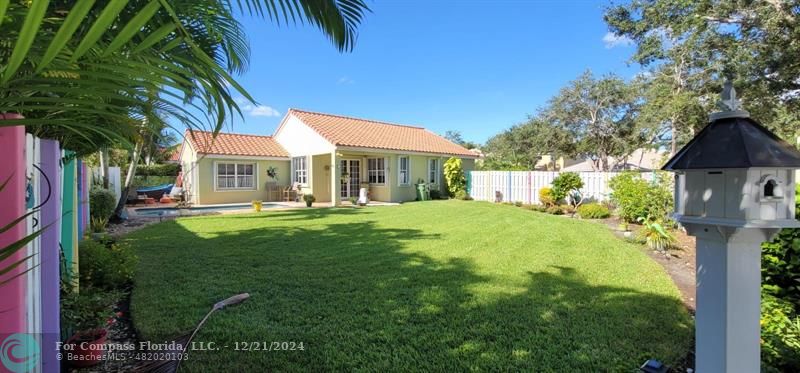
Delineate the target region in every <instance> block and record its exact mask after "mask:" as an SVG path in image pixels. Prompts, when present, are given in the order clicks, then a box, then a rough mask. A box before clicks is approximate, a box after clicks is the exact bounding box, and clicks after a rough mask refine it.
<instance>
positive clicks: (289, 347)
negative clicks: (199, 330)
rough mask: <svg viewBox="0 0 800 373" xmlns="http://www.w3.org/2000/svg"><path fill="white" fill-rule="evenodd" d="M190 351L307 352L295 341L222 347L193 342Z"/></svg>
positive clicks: (214, 343)
mask: <svg viewBox="0 0 800 373" xmlns="http://www.w3.org/2000/svg"><path fill="white" fill-rule="evenodd" d="M189 349H190V350H192V351H217V350H221V349H226V350H227V349H231V350H234V351H305V350H306V346H305V344H304V343H303V342H293V341H283V342H278V341H272V342H269V341H256V342H234V343H233V345H230V344H226V345H220V344H217V343H216V342H192V344H191V346H190V348H189Z"/></svg>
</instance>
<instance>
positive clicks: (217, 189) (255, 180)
mask: <svg viewBox="0 0 800 373" xmlns="http://www.w3.org/2000/svg"><path fill="white" fill-rule="evenodd" d="M221 164H224V165H231V164H232V165H233V183H234V186H233V187H220V186H219V178H218V176H219V165H221ZM239 166H253V168H252V170H253V175H252V176H253V186H249V187H240V186H238V183H239ZM245 176H247V175H245ZM213 183H214V191H215V192H229V191H234V192H235V191H243V190H258V162H236V161H231V162H220V161H216V162H214V180H213Z"/></svg>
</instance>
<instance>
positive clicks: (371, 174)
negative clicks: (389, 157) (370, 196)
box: [367, 158, 386, 184]
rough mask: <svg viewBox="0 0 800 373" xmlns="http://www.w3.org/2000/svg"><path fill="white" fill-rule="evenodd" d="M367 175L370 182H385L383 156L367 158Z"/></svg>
mask: <svg viewBox="0 0 800 373" xmlns="http://www.w3.org/2000/svg"><path fill="white" fill-rule="evenodd" d="M367 177H368V180H369V183H370V184H385V183H386V161H385V160H384V159H383V158H367Z"/></svg>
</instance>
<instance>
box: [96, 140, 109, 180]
mask: <svg viewBox="0 0 800 373" xmlns="http://www.w3.org/2000/svg"><path fill="white" fill-rule="evenodd" d="M98 155H99V158H100V178H101V179H102V180H103V189H108V148H103V149H102V150H100V152H99V154H98Z"/></svg>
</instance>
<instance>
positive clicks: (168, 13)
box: [0, 0, 368, 143]
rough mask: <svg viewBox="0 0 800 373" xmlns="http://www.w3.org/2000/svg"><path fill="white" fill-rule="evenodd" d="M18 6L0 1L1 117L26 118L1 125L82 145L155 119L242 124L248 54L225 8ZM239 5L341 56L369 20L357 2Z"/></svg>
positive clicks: (290, 0) (115, 0) (187, 4)
mask: <svg viewBox="0 0 800 373" xmlns="http://www.w3.org/2000/svg"><path fill="white" fill-rule="evenodd" d="M25 4H26V3H25V2H19V3H17V2H15V3H10V1H9V0H0V31H2V32H0V45H3V46H6V48H3V49H0V66H4V69H2V71H1V72H0V112H18V113H20V114H23V115H24V116H25V119H17V120H8V121H4V122H3V124H2V125H25V126H28V127H30V128H32V129H34V130H35V129H38V128H41V127H50V129H49V131H50V134H51V135H55V133H56V132H57V131H62V132H65V133H67V134H69V135H68V136H79V137H80V138H82V142H83V143H86V141H87V140H93V141H97V140H98V139H101V140H102V139H111V138H116V139H118V140H129V137H125V136H119V135H120V132H122V133H124V134H125V135H130V134H131V133H132V129H131V128H128V129H126V130H121V128H120V127H123V126H125V123H127V120H128V119H129V118H134V119H138V120H143V119H144V118H145V117H146V116H147V112H148V111H152V110H153V109H154V110H158V111H160V112H162V113H164V114H165V115H166V116H167V117H169V118H172V119H175V120H177V121H178V122H179V123H182V124H184V125H186V126H188V127H189V128H211V129H213V130H214V131H218V130H219V129H220V128H221V127H222V125H223V123H224V122H225V120H226V118H228V116H229V115H231V114H239V115H241V112H240V110H239V106H238V104H237V102H236V101H234V100H233V95H232V93H237V94H239V95H242V96H244V97H245V98H247V99H248V100H250V101H253V99H252V97H251V96H250V95H249V94H248V93H247V91H246V90H244V88H242V87H241V86H240V85H239V84H238V83H237V82H236V81H235V79H234V78H233V77H232V76H231V75H230V74H232V73H241V72H243V71H245V70H246V68H247V65H248V59H249V48H248V44H247V39H246V37H245V35H244V34H243V32H242V29H241V26H240V24H239V23H238V22H237V21H236V20H235V19H234V18H233V15H232V14H233V10H232V8H231V3H230V2H229V1H226V0H200V1H192V0H179V1H172V0H170V1H167V0H138V1H136V0H129V1H126V0H109V1H101V2H95V1H94V0H77V1H48V0H37V1H33V2H30V4H29V5H25ZM237 5H238V8H239V10H240V11H242V12H243V13H249V14H252V15H255V16H260V17H264V18H269V19H270V20H272V21H274V22H277V23H279V24H281V23H291V22H308V23H311V24H312V25H315V26H317V27H318V28H320V29H321V30H322V31H323V32H324V33H325V34H326V35H328V37H329V38H330V39H331V40H332V41H333V42H334V44H335V45H336V47H337V48H339V49H340V50H342V51H347V50H350V49H352V47H353V44H354V42H355V39H356V27H357V26H358V24H359V23H360V21H361V19H362V16H363V14H364V12H365V11H367V10H368V8H367V7H366V5H365V4H364V2H363V0H263V1H257V0H249V1H244V0H240V1H238V2H237ZM229 87H230V88H229ZM231 91H233V92H231ZM148 120H156V118H148ZM65 136H67V135H65ZM94 136H96V137H97V138H95V137H94ZM87 137H88V138H87ZM93 141H90V143H92V142H93Z"/></svg>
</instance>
